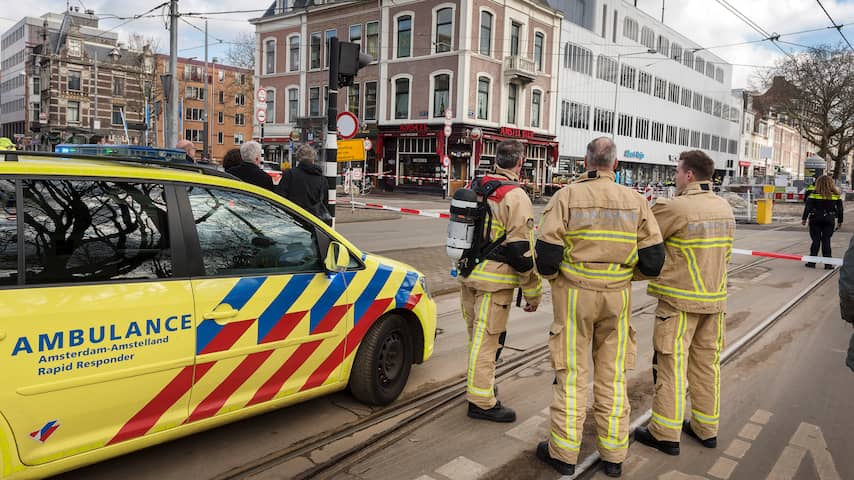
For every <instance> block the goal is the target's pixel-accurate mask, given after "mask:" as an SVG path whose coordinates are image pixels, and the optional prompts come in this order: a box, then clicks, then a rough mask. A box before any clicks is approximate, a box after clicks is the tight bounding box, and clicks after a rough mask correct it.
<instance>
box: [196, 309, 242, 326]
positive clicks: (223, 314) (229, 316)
mask: <svg viewBox="0 0 854 480" xmlns="http://www.w3.org/2000/svg"><path fill="white" fill-rule="evenodd" d="M236 317H237V310H235V309H233V308H228V309H222V310H214V311H213V312H207V313H205V314H204V315H203V316H202V318H204V319H205V320H213V321H215V322H217V323H231V322H235V321H237V320H236Z"/></svg>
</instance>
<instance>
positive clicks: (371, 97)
mask: <svg viewBox="0 0 854 480" xmlns="http://www.w3.org/2000/svg"><path fill="white" fill-rule="evenodd" d="M376 119H377V82H365V120H376Z"/></svg>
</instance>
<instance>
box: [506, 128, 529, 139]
mask: <svg viewBox="0 0 854 480" xmlns="http://www.w3.org/2000/svg"><path fill="white" fill-rule="evenodd" d="M499 133H500V134H501V135H504V136H506V137H517V138H534V132H532V131H530V130H522V129H520V128H510V127H501V130H500V131H499Z"/></svg>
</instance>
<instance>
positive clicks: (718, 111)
mask: <svg viewBox="0 0 854 480" xmlns="http://www.w3.org/2000/svg"><path fill="white" fill-rule="evenodd" d="M722 107H723V104H722V103H721V102H719V101H717V100H715V106H714V110H713V111H712V115H714V116H716V117H718V118H720V117H721V108H722Z"/></svg>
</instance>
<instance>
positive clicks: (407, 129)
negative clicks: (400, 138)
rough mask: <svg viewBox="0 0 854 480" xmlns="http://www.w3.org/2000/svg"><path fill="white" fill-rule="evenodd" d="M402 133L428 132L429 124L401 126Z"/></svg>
mask: <svg viewBox="0 0 854 480" xmlns="http://www.w3.org/2000/svg"><path fill="white" fill-rule="evenodd" d="M400 131H401V132H426V131H427V124H426V123H412V124H407V125H401V126H400Z"/></svg>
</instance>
